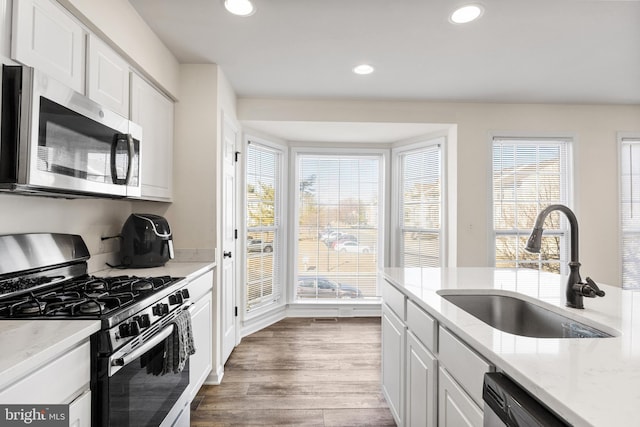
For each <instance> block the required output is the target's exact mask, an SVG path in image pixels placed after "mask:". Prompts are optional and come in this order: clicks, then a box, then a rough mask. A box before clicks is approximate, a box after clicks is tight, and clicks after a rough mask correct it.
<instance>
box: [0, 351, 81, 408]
mask: <svg viewBox="0 0 640 427" xmlns="http://www.w3.org/2000/svg"><path fill="white" fill-rule="evenodd" d="M90 360H91V352H90V351H89V341H87V342H85V343H84V344H82V345H80V346H79V347H76V348H74V349H72V350H70V351H69V352H68V353H64V354H62V355H60V356H59V357H58V358H56V359H54V360H53V361H52V362H50V363H48V364H46V365H44V366H42V367H41V368H39V369H37V370H36V371H35V372H33V373H32V374H31V375H28V376H26V377H25V378H23V379H21V380H19V381H18V382H16V383H15V384H13V385H11V386H9V387H7V388H6V389H4V390H2V391H0V402H2V403H16V404H38V403H39V404H45V403H50V404H60V403H69V402H70V401H71V400H72V399H73V398H74V397H75V396H77V395H78V394H79V392H80V391H82V390H86V389H88V388H89V380H90V378H91V371H90ZM61 373H64V374H61ZM61 375H62V377H61ZM61 378H64V381H63V380H61Z"/></svg>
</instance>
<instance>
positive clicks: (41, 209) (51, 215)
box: [0, 193, 132, 272]
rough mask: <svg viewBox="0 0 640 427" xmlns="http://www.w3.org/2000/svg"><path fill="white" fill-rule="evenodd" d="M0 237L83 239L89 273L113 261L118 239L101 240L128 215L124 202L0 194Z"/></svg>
mask: <svg viewBox="0 0 640 427" xmlns="http://www.w3.org/2000/svg"><path fill="white" fill-rule="evenodd" d="M0 206H1V207H2V208H1V209H0V234H14V233H38V232H47V233H70V234H79V235H81V236H82V238H83V239H84V241H85V243H86V244H87V247H88V248H89V253H90V254H91V259H90V260H89V271H90V272H93V271H96V270H101V269H104V268H105V262H109V263H113V262H117V261H116V254H117V251H118V250H119V248H120V247H119V239H110V240H104V241H103V240H102V239H101V237H102V236H115V235H118V234H120V230H121V228H122V224H123V223H124V221H125V220H126V219H127V217H128V216H129V215H130V214H131V209H132V207H131V206H132V204H131V202H130V201H127V200H111V199H57V198H48V197H39V196H21V195H13V194H4V193H0Z"/></svg>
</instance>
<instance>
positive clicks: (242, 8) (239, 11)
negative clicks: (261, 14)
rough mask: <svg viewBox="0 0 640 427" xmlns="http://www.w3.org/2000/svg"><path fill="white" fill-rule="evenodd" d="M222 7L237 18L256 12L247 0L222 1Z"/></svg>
mask: <svg viewBox="0 0 640 427" xmlns="http://www.w3.org/2000/svg"><path fill="white" fill-rule="evenodd" d="M224 7H225V9H227V10H228V11H229V12H230V13H233V14H234V15H238V16H249V15H253V13H254V12H255V11H256V9H255V7H253V3H251V1H249V0H224Z"/></svg>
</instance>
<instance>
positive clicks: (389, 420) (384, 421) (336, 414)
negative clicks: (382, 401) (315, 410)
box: [323, 409, 396, 427]
mask: <svg viewBox="0 0 640 427" xmlns="http://www.w3.org/2000/svg"><path fill="white" fill-rule="evenodd" d="M323 413H324V425H325V426H326V427H355V426H395V425H396V423H395V421H394V420H393V416H392V415H391V412H389V410H388V409H325V410H324V411H323Z"/></svg>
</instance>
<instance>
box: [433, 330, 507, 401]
mask: <svg viewBox="0 0 640 427" xmlns="http://www.w3.org/2000/svg"><path fill="white" fill-rule="evenodd" d="M438 360H439V362H440V365H444V367H445V368H447V371H448V372H449V373H450V374H451V375H452V376H453V378H455V380H456V381H457V382H458V384H460V386H461V387H462V389H463V390H464V391H465V392H466V393H467V394H468V395H469V397H471V399H472V400H473V401H474V402H475V404H476V405H477V406H478V407H482V406H483V401H482V384H483V382H484V374H485V373H486V372H492V371H493V370H494V367H493V365H491V364H490V363H489V362H487V361H486V360H484V359H483V358H482V357H481V356H480V355H478V354H477V353H476V352H475V351H473V350H472V349H471V348H469V347H468V346H467V345H466V344H465V343H464V342H463V341H462V340H460V339H459V338H458V337H456V336H455V335H453V334H452V333H451V332H449V331H448V330H447V329H445V328H443V327H440V331H439V334H438Z"/></svg>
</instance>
